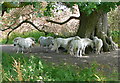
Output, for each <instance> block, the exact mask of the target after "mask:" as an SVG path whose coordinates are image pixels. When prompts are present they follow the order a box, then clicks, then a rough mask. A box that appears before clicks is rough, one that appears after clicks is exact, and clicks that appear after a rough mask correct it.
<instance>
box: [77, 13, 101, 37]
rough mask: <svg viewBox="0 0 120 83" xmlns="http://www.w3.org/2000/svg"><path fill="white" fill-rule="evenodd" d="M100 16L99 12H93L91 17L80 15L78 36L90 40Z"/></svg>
mask: <svg viewBox="0 0 120 83" xmlns="http://www.w3.org/2000/svg"><path fill="white" fill-rule="evenodd" d="M99 17H100V15H98V13H97V12H93V13H92V14H91V15H89V16H87V15H86V14H85V13H82V12H81V13H80V23H79V28H78V31H77V35H78V36H80V37H81V38H84V37H88V38H90V37H91V35H92V34H93V31H94V29H95V26H96V24H97V21H98V19H99Z"/></svg>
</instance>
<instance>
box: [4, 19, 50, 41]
mask: <svg viewBox="0 0 120 83" xmlns="http://www.w3.org/2000/svg"><path fill="white" fill-rule="evenodd" d="M23 23H29V24H31V25H32V26H33V27H34V28H35V29H37V30H38V31H39V32H44V33H45V34H48V32H45V31H44V30H40V29H39V28H38V27H37V26H35V25H34V24H33V23H32V22H31V21H28V20H24V21H22V22H21V23H20V24H18V25H17V26H16V27H14V28H11V29H12V30H11V31H10V32H8V34H7V40H6V42H5V43H8V40H9V35H10V34H11V33H12V32H13V31H14V30H15V29H17V28H19V27H20V26H21V25H22V24H23ZM7 29H9V28H7Z"/></svg>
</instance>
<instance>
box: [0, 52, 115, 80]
mask: <svg viewBox="0 0 120 83" xmlns="http://www.w3.org/2000/svg"><path fill="white" fill-rule="evenodd" d="M2 55H3V56H2V67H3V69H2V71H3V72H2V75H3V81H111V80H112V81H114V80H116V79H117V78H115V76H114V77H113V79H112V78H107V77H105V76H104V75H103V74H101V72H100V71H98V70H97V68H98V65H97V63H93V64H92V65H91V66H90V67H89V68H88V67H86V68H84V69H82V68H80V67H78V66H74V65H68V64H60V65H52V64H51V63H49V64H48V63H46V62H44V61H43V60H42V59H40V58H39V57H35V56H33V55H31V56H30V57H27V56H25V55H23V54H7V53H3V54H2ZM111 75H112V74H111Z"/></svg>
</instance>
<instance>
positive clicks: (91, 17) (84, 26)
mask: <svg viewBox="0 0 120 83" xmlns="http://www.w3.org/2000/svg"><path fill="white" fill-rule="evenodd" d="M63 4H64V5H66V6H68V7H71V8H72V6H73V5H74V4H77V5H78V8H79V13H80V16H79V17H70V18H69V19H68V20H66V21H64V22H62V23H61V22H55V21H52V20H47V21H48V22H52V23H57V24H64V23H66V22H68V21H69V20H70V19H78V20H79V28H78V31H77V33H76V35H78V36H80V37H82V38H83V37H88V38H93V36H98V37H99V38H101V39H102V40H103V43H104V45H103V51H110V50H112V49H114V48H115V44H113V41H112V39H111V37H110V35H109V33H110V32H109V28H108V25H107V24H108V23H107V13H108V12H109V11H110V10H111V9H115V8H116V7H117V6H118V5H120V3H119V2H101V3H98V2H94V3H93V2H64V3H63Z"/></svg>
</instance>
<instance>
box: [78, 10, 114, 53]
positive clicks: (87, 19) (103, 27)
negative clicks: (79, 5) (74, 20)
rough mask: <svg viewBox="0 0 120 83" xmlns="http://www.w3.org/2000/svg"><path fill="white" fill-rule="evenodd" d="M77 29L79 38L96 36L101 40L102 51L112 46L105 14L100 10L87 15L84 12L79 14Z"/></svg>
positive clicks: (108, 49)
mask: <svg viewBox="0 0 120 83" xmlns="http://www.w3.org/2000/svg"><path fill="white" fill-rule="evenodd" d="M79 24H80V25H79V28H78V31H77V34H76V35H78V36H80V37H81V38H86V37H87V38H91V39H92V38H93V36H97V37H98V38H100V39H102V40H103V51H104V52H106V51H110V50H111V49H112V48H113V46H114V45H113V41H112V39H111V37H110V36H109V33H110V32H109V28H108V23H107V14H106V13H104V12H101V11H98V12H93V13H92V14H90V15H89V16H88V15H86V14H85V13H82V12H81V14H80V23H79ZM112 45H113V46H112Z"/></svg>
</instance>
